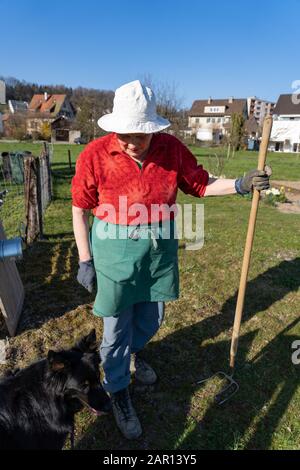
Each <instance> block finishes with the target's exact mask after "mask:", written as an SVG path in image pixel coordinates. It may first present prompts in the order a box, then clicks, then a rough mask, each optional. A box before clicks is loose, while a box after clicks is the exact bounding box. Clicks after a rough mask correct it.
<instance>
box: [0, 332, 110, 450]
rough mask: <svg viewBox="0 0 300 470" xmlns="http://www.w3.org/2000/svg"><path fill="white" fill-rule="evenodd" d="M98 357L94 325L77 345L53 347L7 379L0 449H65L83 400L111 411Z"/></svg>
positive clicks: (0, 403) (0, 407)
mask: <svg viewBox="0 0 300 470" xmlns="http://www.w3.org/2000/svg"><path fill="white" fill-rule="evenodd" d="M99 362H100V359H99V354H98V351H97V344H96V334H95V330H92V331H91V332H90V333H89V335H87V336H85V337H83V338H82V339H81V340H80V341H79V342H78V343H77V344H76V345H75V346H74V347H73V348H71V349H68V350H61V351H59V352H54V351H49V353H48V357H47V358H46V359H42V360H39V361H38V362H35V363H33V364H31V365H30V366H29V367H27V368H26V369H23V370H18V371H15V372H11V373H10V374H9V375H7V376H6V377H4V378H2V379H1V380H0V449H62V448H63V446H64V444H65V441H66V438H67V436H68V434H69V433H71V432H72V430H73V426H74V416H75V413H77V412H78V411H80V410H81V409H82V408H83V406H84V405H86V406H87V407H89V408H90V409H92V410H93V411H94V412H97V414H101V412H108V411H109V410H110V400H109V397H108V396H107V394H106V393H105V391H104V390H103V388H102V386H101V383H100V375H99Z"/></svg>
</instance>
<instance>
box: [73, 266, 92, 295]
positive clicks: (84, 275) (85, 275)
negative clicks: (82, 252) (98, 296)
mask: <svg viewBox="0 0 300 470" xmlns="http://www.w3.org/2000/svg"><path fill="white" fill-rule="evenodd" d="M95 277H96V271H95V268H94V263H93V260H92V259H90V260H89V261H79V269H78V274H77V281H78V282H79V284H81V285H82V286H83V287H84V288H85V289H87V290H88V291H89V292H90V293H92V292H93V288H94V285H95Z"/></svg>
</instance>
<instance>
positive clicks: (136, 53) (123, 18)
mask: <svg viewBox="0 0 300 470" xmlns="http://www.w3.org/2000/svg"><path fill="white" fill-rule="evenodd" d="M0 18H1V39H2V40H1V48H0V75H3V76H14V77H16V78H18V79H24V80H26V81H30V82H31V81H33V82H36V83H40V84H65V85H67V86H73V87H76V86H85V87H92V88H99V89H111V90H114V89H115V88H116V87H118V86H120V85H121V84H123V83H125V82H128V81H131V80H134V79H136V78H142V77H143V76H145V75H151V77H152V79H153V81H154V82H155V81H156V82H163V83H169V84H175V85H176V89H177V94H178V96H179V97H181V98H182V104H183V105H185V106H186V107H189V106H191V104H192V102H193V100H194V99H201V98H207V97H208V96H212V97H215V98H223V97H224V98H225V97H228V96H235V97H237V98H243V97H247V96H252V95H256V96H258V97H260V98H265V99H270V100H276V99H277V97H278V96H279V94H280V93H292V91H293V90H292V88H291V86H292V82H293V81H294V80H300V27H299V18H300V0H285V1H282V0H259V1H258V0H251V1H250V0H240V1H239V0H227V1H225V0H224V1H221V0H211V1H207V0H206V1H201V0H151V1H146V0H123V1H121V0H110V1H108V0H105V1H103V0H51V2H42V1H41V0H13V1H12V0H0Z"/></svg>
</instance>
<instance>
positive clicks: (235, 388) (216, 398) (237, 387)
mask: <svg viewBox="0 0 300 470" xmlns="http://www.w3.org/2000/svg"><path fill="white" fill-rule="evenodd" d="M233 387H234V389H233V390H232V392H231V393H227V394H225V398H224V399H223V400H222V395H224V393H225V392H226V391H227V390H229V389H230V388H233ZM239 388H240V387H239V385H238V384H237V383H236V382H235V381H233V382H232V383H231V384H229V385H228V386H227V387H225V388H224V389H223V390H221V392H220V393H218V394H217V395H216V397H215V401H216V402H217V404H218V405H222V404H223V403H225V402H226V401H228V400H229V399H230V398H231V397H232V396H233V395H235V394H236V392H237V391H238V390H239ZM220 400H221V401H220Z"/></svg>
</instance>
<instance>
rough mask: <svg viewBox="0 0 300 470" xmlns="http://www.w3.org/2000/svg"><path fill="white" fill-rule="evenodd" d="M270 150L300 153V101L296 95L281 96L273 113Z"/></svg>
mask: <svg viewBox="0 0 300 470" xmlns="http://www.w3.org/2000/svg"><path fill="white" fill-rule="evenodd" d="M269 149H270V150H272V151H275V152H300V100H298V99H295V95H292V94H286V95H280V96H279V98H278V101H277V103H276V106H275V108H274V111H273V127H272V132H271V137H270V143H269Z"/></svg>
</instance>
